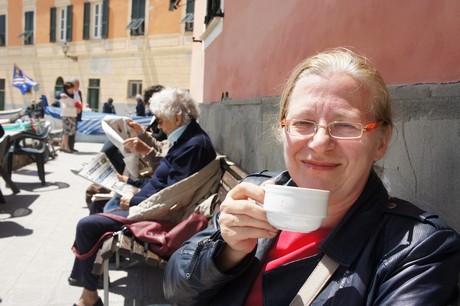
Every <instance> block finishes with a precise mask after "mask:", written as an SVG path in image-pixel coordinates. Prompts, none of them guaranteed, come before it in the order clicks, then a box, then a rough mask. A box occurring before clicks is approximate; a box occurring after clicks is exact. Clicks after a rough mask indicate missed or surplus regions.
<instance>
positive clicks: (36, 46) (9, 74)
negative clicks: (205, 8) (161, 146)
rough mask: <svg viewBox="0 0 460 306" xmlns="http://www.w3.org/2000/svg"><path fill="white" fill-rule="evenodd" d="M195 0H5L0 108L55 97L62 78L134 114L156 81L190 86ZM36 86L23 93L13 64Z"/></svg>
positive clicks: (86, 96)
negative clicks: (137, 98)
mask: <svg viewBox="0 0 460 306" xmlns="http://www.w3.org/2000/svg"><path fill="white" fill-rule="evenodd" d="M193 10H194V1H174V0H0V71H1V73H0V109H14V108H19V107H23V108H25V107H27V106H28V105H30V104H31V103H32V101H34V100H35V101H37V100H38V99H39V97H40V96H41V95H45V96H46V97H47V99H48V101H49V102H50V103H52V102H53V101H54V96H55V94H56V92H58V91H60V90H61V88H62V85H63V82H65V81H68V80H70V79H71V78H73V77H76V78H78V79H79V80H80V90H81V91H82V94H83V102H84V104H86V105H87V106H89V107H91V108H92V109H94V110H99V111H100V110H101V109H102V104H103V103H104V102H105V101H107V99H108V98H109V97H111V98H113V100H114V105H115V108H116V110H117V113H125V114H129V113H134V111H135V103H136V101H135V99H134V97H135V96H136V94H137V93H142V91H143V90H144V89H145V88H147V87H149V86H150V85H154V84H162V85H166V86H176V87H182V88H189V86H190V66H191V53H192V31H193ZM15 64H16V65H17V66H18V67H19V68H20V69H21V70H22V72H23V73H24V74H25V75H27V76H28V77H30V78H32V79H33V80H34V81H35V82H37V83H38V84H39V85H38V86H36V87H32V88H31V89H30V90H29V91H28V92H27V93H25V94H24V95H23V94H22V93H21V91H20V90H19V89H17V88H15V87H13V69H14V65H15Z"/></svg>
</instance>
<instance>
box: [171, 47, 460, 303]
mask: <svg viewBox="0 0 460 306" xmlns="http://www.w3.org/2000/svg"><path fill="white" fill-rule="evenodd" d="M279 122H280V128H279V135H280V137H281V138H282V142H283V148H284V159H285V164H286V169H287V171H285V172H283V173H281V174H280V175H278V176H276V177H275V178H273V180H272V181H271V182H269V183H272V184H273V183H274V184H276V185H287V186H294V187H302V188H311V189H320V190H326V191H329V197H328V200H327V215H326V216H325V218H324V219H323V220H322V222H320V226H319V228H317V229H312V231H311V232H308V233H304V232H291V231H287V230H281V231H278V229H277V228H275V227H274V226H273V225H272V224H270V222H269V219H268V218H267V212H268V210H266V209H264V205H265V203H264V202H265V201H267V198H264V197H265V196H266V191H265V190H264V189H263V188H262V187H259V186H256V185H254V184H250V183H244V182H243V183H241V184H239V185H238V186H237V187H236V188H234V189H233V190H231V191H230V192H229V193H228V196H227V198H226V199H225V201H224V202H223V203H222V205H221V209H220V214H219V215H216V216H214V219H213V221H214V222H213V224H212V226H210V227H209V228H208V229H207V230H205V231H203V232H201V233H198V234H197V235H196V236H195V237H193V238H192V239H190V240H189V241H188V242H186V243H185V244H184V245H183V246H182V248H181V249H180V250H178V251H177V252H176V253H175V254H174V255H173V256H172V257H171V259H170V260H169V262H168V264H167V267H166V271H165V274H164V275H165V277H164V290H165V296H166V298H167V299H168V300H169V301H170V302H172V303H174V304H179V305H207V304H212V305H262V304H263V305H289V304H290V303H291V301H292V300H293V299H294V298H295V296H296V295H297V293H298V291H299V289H300V288H301V287H302V285H303V284H304V283H305V281H306V280H307V278H308V277H309V275H310V274H311V273H312V271H313V270H314V269H315V267H316V266H317V264H318V263H319V262H320V260H321V259H322V258H323V257H325V256H326V255H327V257H328V258H331V259H332V260H333V261H334V262H336V263H337V265H338V267H337V270H335V272H333V275H332V277H331V278H330V279H329V281H327V282H326V283H325V285H324V286H323V287H322V289H321V290H320V292H319V293H318V294H317V295H316V296H315V298H314V300H313V302H312V305H324V304H327V305H383V304H385V305H426V304H433V305H434V304H437V305H445V304H448V303H452V302H453V301H455V299H456V295H457V281H458V274H459V269H460V238H459V235H458V234H457V233H456V232H455V231H454V230H452V229H451V228H449V227H448V226H447V225H446V224H444V223H443V222H442V221H441V220H440V219H439V218H438V217H437V216H435V215H432V214H428V213H425V212H423V211H421V210H420V209H418V208H417V207H415V206H414V205H412V204H410V203H408V202H405V201H403V200H399V199H396V198H390V197H389V195H388V192H387V190H386V189H385V187H384V186H383V184H382V181H381V180H380V179H379V177H378V176H377V174H376V173H375V171H374V170H373V165H374V162H375V161H378V160H380V159H382V158H383V156H384V154H385V152H386V150H387V147H388V143H389V141H390V138H391V133H392V116H391V103H390V99H389V96H388V92H387V88H386V85H385V83H384V80H383V78H382V77H381V75H380V74H379V73H378V72H377V71H376V69H375V68H374V67H373V66H372V64H371V63H370V62H369V61H368V60H367V59H366V58H364V57H362V56H359V55H357V54H355V53H354V52H352V51H350V50H347V49H342V48H341V49H334V50H330V51H326V52H323V53H320V54H318V55H315V56H313V57H311V58H308V59H306V60H305V61H303V62H302V63H300V64H299V65H298V66H297V68H296V69H295V70H294V72H293V73H292V75H291V77H290V79H289V80H288V82H287V84H286V87H285V89H284V91H283V93H282V95H281V103H280V116H279ZM269 183H267V184H269ZM255 202H260V203H262V205H255V204H254V203H255ZM279 205H280V207H281V206H282V203H280V204H279ZM299 205H312V203H310V202H308V201H305V202H303V203H299ZM272 223H273V222H272Z"/></svg>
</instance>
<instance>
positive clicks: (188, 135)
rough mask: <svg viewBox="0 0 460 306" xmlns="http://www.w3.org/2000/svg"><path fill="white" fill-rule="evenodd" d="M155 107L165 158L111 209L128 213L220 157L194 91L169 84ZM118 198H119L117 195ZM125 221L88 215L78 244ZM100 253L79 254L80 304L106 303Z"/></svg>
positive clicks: (86, 246) (84, 246)
mask: <svg viewBox="0 0 460 306" xmlns="http://www.w3.org/2000/svg"><path fill="white" fill-rule="evenodd" d="M151 108H152V111H153V112H154V113H155V114H156V115H157V118H158V126H159V128H161V129H162V130H163V131H164V132H165V133H166V135H167V137H168V141H169V142H170V144H171V147H170V149H169V151H168V154H167V155H166V156H165V157H164V158H162V159H161V161H160V165H159V166H158V168H157V170H156V171H155V173H154V175H153V176H152V178H150V179H148V180H143V181H138V182H133V183H139V184H136V186H137V187H140V191H139V192H138V193H136V194H134V195H133V196H132V197H122V198H118V202H119V207H120V209H119V210H116V211H113V212H111V213H112V214H117V215H119V216H122V217H127V216H128V213H129V210H128V209H129V207H130V206H134V205H137V204H139V203H140V202H142V201H143V200H145V199H147V198H149V197H150V196H151V195H153V194H155V193H157V192H159V191H160V190H162V189H164V188H166V187H168V186H171V185H172V184H175V183H176V182H179V181H180V180H182V179H185V178H187V177H189V176H190V175H192V174H194V173H196V172H198V171H199V170H201V169H203V168H204V167H205V166H206V165H207V164H209V163H210V162H211V161H213V160H214V159H215V158H216V151H215V149H214V146H213V145H212V142H211V139H210V138H209V136H208V135H207V134H206V132H205V131H204V130H203V129H202V128H201V127H200V125H199V124H198V122H197V119H198V117H199V107H198V104H197V103H196V102H195V101H194V100H193V99H192V97H191V96H190V93H189V92H188V91H186V90H183V89H178V88H165V89H163V90H162V91H160V92H159V93H157V94H155V95H154V96H152V99H151ZM113 200H114V201H115V198H113ZM122 226H123V224H122V223H121V222H118V221H116V220H114V219H111V218H109V217H107V216H104V215H100V214H93V215H89V216H86V217H84V218H83V219H81V220H80V221H79V222H78V225H77V229H76V238H75V243H74V248H75V249H76V250H78V252H79V253H80V254H83V253H86V252H88V251H89V250H90V249H91V248H92V247H93V246H94V245H95V244H96V242H97V241H98V240H99V238H100V237H101V236H102V235H103V234H104V233H106V232H108V231H117V230H120V229H121V227H122ZM95 257H96V254H93V255H92V256H89V257H88V258H87V259H86V260H81V259H78V258H75V262H74V266H73V269H72V273H71V276H70V277H69V279H68V281H69V284H70V285H80V286H83V291H82V294H81V296H80V298H79V300H78V302H77V303H76V305H102V301H101V299H100V298H99V296H98V293H97V280H98V275H94V274H92V273H91V271H92V268H93V264H94V259H95Z"/></svg>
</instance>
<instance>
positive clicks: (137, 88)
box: [128, 81, 142, 98]
mask: <svg viewBox="0 0 460 306" xmlns="http://www.w3.org/2000/svg"><path fill="white" fill-rule="evenodd" d="M137 94H140V95H142V81H128V98H135V97H136V95H137Z"/></svg>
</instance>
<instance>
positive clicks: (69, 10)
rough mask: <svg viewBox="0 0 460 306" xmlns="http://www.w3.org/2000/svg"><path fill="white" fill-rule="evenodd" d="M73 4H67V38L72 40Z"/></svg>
mask: <svg viewBox="0 0 460 306" xmlns="http://www.w3.org/2000/svg"><path fill="white" fill-rule="evenodd" d="M72 8H73V6H72V5H69V6H67V24H66V31H65V35H66V40H67V41H72Z"/></svg>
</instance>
